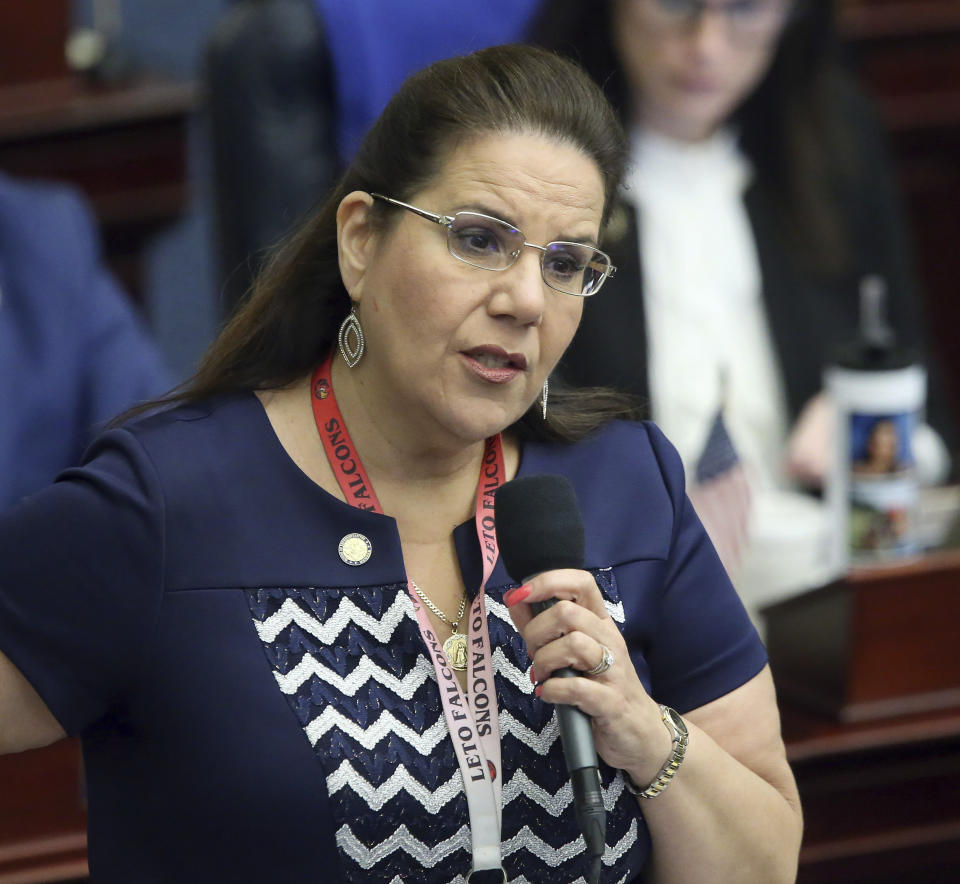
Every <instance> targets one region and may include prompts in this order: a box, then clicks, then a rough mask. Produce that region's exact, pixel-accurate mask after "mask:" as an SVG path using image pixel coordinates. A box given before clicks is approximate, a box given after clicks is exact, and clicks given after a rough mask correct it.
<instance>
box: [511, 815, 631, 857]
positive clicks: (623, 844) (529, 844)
mask: <svg viewBox="0 0 960 884" xmlns="http://www.w3.org/2000/svg"><path fill="white" fill-rule="evenodd" d="M636 840H637V821H636V819H632V820H631V821H630V828H629V829H627V831H626V833H625V834H624V836H623V837H622V838H621V839H620V840H619V841H618V842H617V843H616V844H612V845H611V844H608V845H607V849H606V851H604V854H603V864H604V865H605V866H612V865H613V864H614V863H615V862H617V860H619V859H620V857H622V856H623V855H624V854H625V853H626V852H627V851H628V850H629V849H630V848H631V847H632V846H633V844H634V843H635V842H636ZM501 846H502V850H503V855H504V856H510V855H511V854H512V853H516V852H517V851H518V850H523V849H524V848H526V849H527V850H529V851H530V852H531V853H532V854H534V856H536V857H537V858H538V859H539V860H540V861H541V862H542V863H543V864H544V865H547V866H558V865H560V864H561V863H563V862H565V861H567V860H569V859H572V858H573V857H575V856H578V855H579V854H580V853H582V851H583V836H582V835H578V836H577V838H576V840H574V841H571V842H570V843H569V844H564V845H563V846H562V847H551V846H550V845H549V844H547V843H546V841H544V840H543V839H542V838H540V837H538V836H537V835H536V834H534V833H533V832H532V831H530V827H529V826H524V827H523V828H522V829H521V830H520V831H519V832H517V834H516V835H514V836H513V837H512V838H511V839H510V840H509V841H504V842H503V844H502V845H501Z"/></svg>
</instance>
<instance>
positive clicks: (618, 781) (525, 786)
mask: <svg viewBox="0 0 960 884" xmlns="http://www.w3.org/2000/svg"><path fill="white" fill-rule="evenodd" d="M623 789H624V785H623V776H622V775H620V774H618V775H617V776H615V777H614V778H613V781H612V782H611V783H610V786H609V787H608V788H606V789H603V788H601V792H602V794H603V806H604V808H606V811H607V813H610V812H612V811H613V806H614V805H615V804H616V803H617V800H618V799H619V798H620V796H621V795H622V794H623ZM520 796H523V797H525V798H529V799H532V800H533V801H535V802H536V803H537V804H539V805H540V806H541V807H542V808H543V809H544V810H545V811H547V813H549V814H550V815H551V816H555V817H559V816H562V815H563V814H564V813H566V811H567V809H568V808H569V807H570V804H571V803H572V802H573V787H572V786H571V785H570V781H569V780H568V781H567V782H566V783H564V785H563V786H561V787H560V789H559V790H557V792H556V793H555V794H551V793H550V792H548V791H547V790H546V789H544V788H543V787H542V786H539V785H538V784H537V783H534V782H532V781H531V780H530V779H529V778H528V777H527V775H526V774H525V773H524V772H523V771H522V770H520V769H519V768H518V769H517V771H516V772H515V773H514V775H513V776H512V777H511V778H510V781H509V782H507V783H504V785H503V806H504V807H506V806H507V805H508V804H509V803H510V802H511V801H514V800H516V799H517V798H519V797H520Z"/></svg>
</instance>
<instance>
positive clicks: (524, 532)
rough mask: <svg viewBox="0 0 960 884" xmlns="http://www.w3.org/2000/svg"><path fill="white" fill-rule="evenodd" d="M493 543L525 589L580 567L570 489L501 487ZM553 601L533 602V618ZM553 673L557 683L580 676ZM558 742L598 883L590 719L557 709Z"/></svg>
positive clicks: (543, 479)
mask: <svg viewBox="0 0 960 884" xmlns="http://www.w3.org/2000/svg"><path fill="white" fill-rule="evenodd" d="M494 515H495V518H496V526H497V529H496V530H497V542H498V544H499V545H500V555H501V556H502V557H503V564H504V567H505V568H506V569H507V573H508V574H509V575H510V576H511V577H512V578H513V579H514V580H516V581H518V582H519V583H526V582H527V581H528V580H530V579H531V578H533V577H535V576H536V575H537V574H539V573H540V572H541V571H552V570H554V569H557V568H582V567H583V548H584V540H583V519H582V518H581V517H580V507H579V505H578V504H577V495H576V492H575V491H574V490H573V486H572V485H571V484H570V482H569V481H568V480H567V479H566V478H565V477H564V476H552V475H551V476H526V477H523V478H520V479H514V480H513V481H511V482H506V483H505V484H504V485H503V486H502V487H501V488H500V489H499V490H498V491H497V492H496V497H495V498H494ZM555 604H556V599H549V600H548V601H545V602H533V603H532V604H531V607H532V608H533V610H534V612H535V613H536V614H539V613H540V612H541V611H545V610H546V609H547V608H549V607H551V606H553V605H555ZM581 674H582V673H579V672H577V671H576V670H573V669H569V668H568V669H558V670H557V671H556V672H554V673H553V677H557V678H573V677H575V676H578V675H581ZM556 710H557V718H558V720H559V723H560V740H561V742H562V744H563V754H564V757H565V759H566V762H567V771H568V772H569V774H570V780H571V783H572V785H573V805H574V809H575V810H576V814H577V822H578V823H579V824H580V831H582V832H583V838H584V841H586V844H587V855H588V856H589V857H591V859H592V860H593V867H592V873H591V875H590V876H589V877H588V879H587V880H588V881H598V880H599V875H600V858H601V857H602V856H603V850H604V845H605V842H606V829H607V814H606V811H605V810H604V807H603V795H602V794H601V792H600V774H599V771H598V763H597V750H596V748H595V746H594V742H593V731H592V730H591V728H590V717H589V716H588V715H586V714H585V713H583V712H581V711H580V710H579V709H578V708H577V707H576V706H568V705H566V704H557V707H556Z"/></svg>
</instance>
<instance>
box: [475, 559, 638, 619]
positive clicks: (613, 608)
mask: <svg viewBox="0 0 960 884" xmlns="http://www.w3.org/2000/svg"><path fill="white" fill-rule="evenodd" d="M604 570H610V569H608V568H605V569H604ZM603 605H604V607H605V608H606V609H607V612H608V613H609V614H610V616H611V617H612V618H613V619H614V620H615V621H616V622H617V623H625V622H626V619H627V618H626V615H625V614H624V613H623V602H611V601H610V600H609V599H607V598H604V600H603ZM487 614H488V615H489V616H492V617H496V618H497V619H498V620H502V621H503V622H504V623H506V624H507V625H508V626H509V627H510V629H512V630H515V629H516V627H514V625H513V620H512V618H511V617H510V609H509V608H508V607H507V606H506V605H505V604H503V602H498V601H497V600H496V599H493V598H490V596H487Z"/></svg>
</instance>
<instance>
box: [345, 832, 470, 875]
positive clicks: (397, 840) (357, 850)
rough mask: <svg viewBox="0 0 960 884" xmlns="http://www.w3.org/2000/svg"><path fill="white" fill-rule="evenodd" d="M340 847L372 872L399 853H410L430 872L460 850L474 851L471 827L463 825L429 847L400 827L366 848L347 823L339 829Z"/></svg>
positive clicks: (361, 866)
mask: <svg viewBox="0 0 960 884" xmlns="http://www.w3.org/2000/svg"><path fill="white" fill-rule="evenodd" d="M337 846H338V847H339V848H340V849H341V850H342V851H343V852H344V853H346V854H347V856H349V857H350V858H351V859H352V860H353V861H354V862H355V863H356V864H357V865H358V866H360V868H362V869H372V868H373V867H374V866H375V865H376V864H377V863H378V862H380V861H381V860H383V859H385V858H386V857H388V856H390V854H391V853H395V852H396V851H398V850H402V851H404V852H405V853H408V854H409V855H410V856H411V857H413V859H414V860H415V861H416V862H417V863H418V864H419V865H421V866H424V867H425V868H428V869H432V868H433V867H434V866H435V865H436V864H437V863H439V862H441V861H442V860H444V859H446V858H447V857H448V856H450V854H451V853H455V852H456V851H457V850H460V849H461V848H462V849H464V850H466V851H467V852H468V853H469V852H471V850H472V846H471V843H470V827H469V826H461V827H460V829H459V830H458V831H456V832H455V833H454V834H453V835H451V836H450V837H449V838H447V839H446V840H445V841H441V842H440V843H439V844H436V845H435V846H433V847H427V845H426V844H424V843H423V842H422V841H421V840H420V839H419V838H417V837H415V836H414V835H411V834H410V831H409V830H408V829H407V827H406V826H400V828H399V829H397V830H396V831H395V832H392V833H391V834H390V836H389V837H388V838H385V839H384V840H383V841H381V842H380V843H379V844H375V845H374V846H373V847H366V846H364V845H363V844H361V843H360V841H359V840H358V839H357V838H356V836H355V835H354V834H353V831H352V830H351V829H350V826H348V825H347V824H346V823H345V824H344V825H342V826H341V827H340V828H339V829H337Z"/></svg>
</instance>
